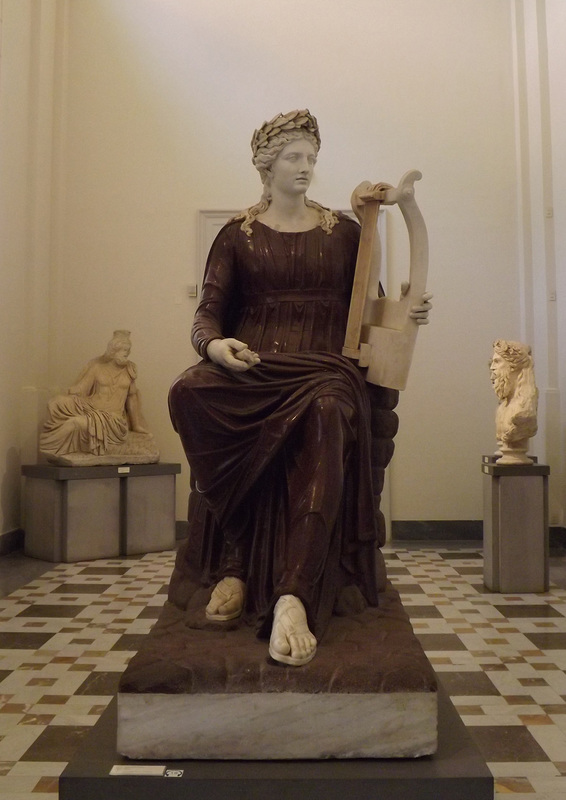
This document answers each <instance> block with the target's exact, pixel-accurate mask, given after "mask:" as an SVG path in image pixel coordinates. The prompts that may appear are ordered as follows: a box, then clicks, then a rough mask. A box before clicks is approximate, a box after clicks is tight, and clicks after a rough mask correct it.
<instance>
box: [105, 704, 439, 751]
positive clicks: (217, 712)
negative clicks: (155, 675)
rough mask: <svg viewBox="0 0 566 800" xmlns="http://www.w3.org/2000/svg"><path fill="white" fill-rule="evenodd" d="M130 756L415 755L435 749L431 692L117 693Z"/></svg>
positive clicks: (121, 741) (121, 739) (123, 747)
mask: <svg viewBox="0 0 566 800" xmlns="http://www.w3.org/2000/svg"><path fill="white" fill-rule="evenodd" d="M118 713H119V718H120V727H119V735H118V752H120V753H122V754H123V755H125V756H128V757H130V758H142V759H143V758H152V759H154V758H198V759H216V758H218V757H222V758H223V759H251V760H257V759H297V758H317V759H318V758H321V759H323V758H324V759H325V758H403V757H410V758H414V757H417V756H423V755H430V754H431V753H434V752H435V750H436V745H437V741H436V717H437V708H436V694H435V693H430V692H428V693H422V692H421V693H418V692H408V693H401V692H399V693H392V694H371V695H366V694H347V695H342V694H308V695H305V694H296V693H293V692H283V693H281V694H266V695H264V694H240V695H234V694H213V695H183V696H181V697H179V696H177V695H157V694H152V695H121V696H120V697H119V699H118Z"/></svg>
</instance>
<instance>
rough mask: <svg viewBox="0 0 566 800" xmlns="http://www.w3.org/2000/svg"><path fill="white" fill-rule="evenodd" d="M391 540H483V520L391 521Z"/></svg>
mask: <svg viewBox="0 0 566 800" xmlns="http://www.w3.org/2000/svg"><path fill="white" fill-rule="evenodd" d="M391 538H392V539H393V541H394V542H402V541H433V542H438V541H451V540H452V541H453V540H459V539H471V540H474V541H480V542H481V541H482V540H483V520H481V519H450V520H434V519H431V520H393V521H392V522H391Z"/></svg>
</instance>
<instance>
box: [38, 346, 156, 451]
mask: <svg viewBox="0 0 566 800" xmlns="http://www.w3.org/2000/svg"><path fill="white" fill-rule="evenodd" d="M130 349H131V342H130V332H129V331H114V335H113V337H112V339H111V340H110V342H109V343H108V347H107V348H106V352H105V353H104V355H102V356H100V357H99V358H95V359H93V360H92V361H89V363H88V364H87V366H86V367H85V369H84V370H83V371H82V373H81V374H80V375H79V377H78V378H77V381H76V383H75V384H74V385H73V386H71V387H70V389H69V391H68V392H67V394H61V395H57V396H56V397H53V398H52V399H51V400H50V401H49V403H48V406H47V420H46V422H45V423H44V425H43V430H42V432H41V434H40V439H39V450H40V453H41V455H43V456H45V457H46V458H47V460H48V461H50V462H52V463H55V464H61V465H66V466H93V465H96V464H149V463H154V462H156V461H159V451H158V450H157V447H156V445H155V440H154V438H153V436H152V435H151V434H150V433H149V431H148V430H147V425H146V422H145V420H144V418H143V414H142V411H141V404H140V395H139V392H138V389H137V387H136V377H137V369H136V365H135V364H134V363H133V362H132V361H129V360H128V356H129V354H130Z"/></svg>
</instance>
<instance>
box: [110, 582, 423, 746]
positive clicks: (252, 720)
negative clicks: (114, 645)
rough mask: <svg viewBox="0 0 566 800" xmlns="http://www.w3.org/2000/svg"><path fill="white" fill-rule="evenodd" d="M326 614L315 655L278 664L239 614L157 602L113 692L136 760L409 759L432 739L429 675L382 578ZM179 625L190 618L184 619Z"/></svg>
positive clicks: (123, 739) (122, 740)
mask: <svg viewBox="0 0 566 800" xmlns="http://www.w3.org/2000/svg"><path fill="white" fill-rule="evenodd" d="M379 599H380V604H379V606H378V607H377V608H367V609H366V610H365V611H362V612H361V613H358V614H356V615H353V616H347V617H346V616H345V617H337V616H335V617H332V619H331V620H330V624H329V626H328V629H327V631H326V632H325V635H324V637H323V638H322V640H321V642H320V643H319V646H318V650H317V654H316V656H315V658H314V659H313V661H311V662H310V663H308V664H306V665H304V666H302V667H298V668H297V667H288V666H283V665H281V664H278V663H276V662H275V661H273V660H272V659H271V658H270V657H269V655H268V646H267V641H265V640H259V639H258V638H257V636H256V634H255V630H254V629H253V628H252V627H250V626H248V625H246V624H245V623H243V622H239V621H234V623H233V624H232V625H230V624H229V623H224V624H222V623H211V622H207V621H206V618H205V616H204V605H203V606H202V607H201V609H200V610H199V611H198V612H196V611H193V612H192V614H189V613H188V612H184V611H181V610H179V609H178V608H176V607H175V606H172V605H166V606H165V608H164V609H163V612H162V614H161V616H160V618H159V620H158V622H157V623H156V625H155V626H154V628H153V629H152V630H151V632H150V633H149V634H148V636H147V638H146V641H145V642H144V644H143V646H142V647H141V649H140V650H139V652H138V653H137V654H136V655H135V656H134V657H133V659H132V660H131V661H130V663H129V665H128V667H127V669H126V671H125V673H124V674H123V676H122V679H121V681H120V688H119V693H118V750H119V752H120V753H121V754H122V755H125V756H128V757H129V758H134V759H148V758H150V759H155V758H160V759H165V758H175V759H178V758H185V759H187V758H195V759H241V760H250V759H251V760H258V759H264V760H269V759H278V760H281V759H287V760H288V759H305V758H314V759H333V758H341V759H351V758H399V757H416V756H423V755H429V754H431V753H434V752H435V750H436V746H437V685H436V676H435V674H434V672H433V670H432V667H431V665H430V663H429V661H428V659H427V658H426V656H425V654H424V652H423V649H422V647H421V644H420V642H419V641H418V639H417V637H416V636H415V634H414V633H413V630H412V627H411V623H410V621H409V619H408V617H407V615H406V613H405V611H404V609H403V607H402V605H401V601H400V599H399V595H398V593H397V592H396V590H395V589H393V587H392V586H391V585H389V586H388V588H387V590H386V591H385V592H382V593H381V594H380V598H379ZM187 623H189V624H187Z"/></svg>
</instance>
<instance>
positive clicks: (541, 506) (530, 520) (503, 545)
mask: <svg viewBox="0 0 566 800" xmlns="http://www.w3.org/2000/svg"><path fill="white" fill-rule="evenodd" d="M482 471H483V497H484V533H483V541H484V582H485V585H486V587H487V588H488V589H491V591H493V592H505V593H527V592H546V591H547V590H548V583H549V577H548V475H549V473H550V468H549V467H548V466H547V465H545V464H524V465H523V464H521V465H517V466H515V465H513V466H508V465H500V464H496V463H495V458H494V457H493V456H484V458H483V464H482Z"/></svg>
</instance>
